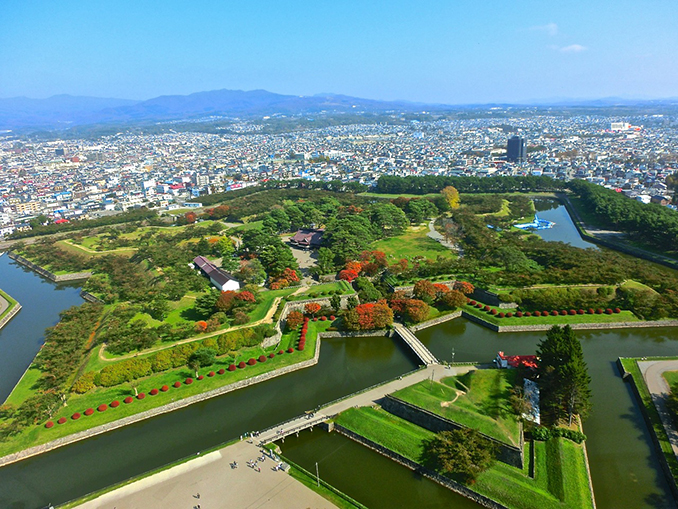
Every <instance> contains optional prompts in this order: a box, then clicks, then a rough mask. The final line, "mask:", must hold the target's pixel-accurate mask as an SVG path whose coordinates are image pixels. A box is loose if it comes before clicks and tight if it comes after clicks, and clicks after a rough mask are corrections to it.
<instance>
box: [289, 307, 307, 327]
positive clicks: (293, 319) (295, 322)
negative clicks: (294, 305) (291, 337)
mask: <svg viewBox="0 0 678 509" xmlns="http://www.w3.org/2000/svg"><path fill="white" fill-rule="evenodd" d="M302 323H304V315H302V314H301V311H290V312H289V314H288V315H287V327H288V328H289V329H291V330H295V329H297V328H298V327H299V326H300V325H301V324H302Z"/></svg>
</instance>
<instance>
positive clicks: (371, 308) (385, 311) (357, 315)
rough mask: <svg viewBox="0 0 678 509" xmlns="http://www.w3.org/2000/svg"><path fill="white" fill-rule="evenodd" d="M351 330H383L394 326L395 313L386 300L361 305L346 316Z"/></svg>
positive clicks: (347, 324) (350, 310) (345, 318)
mask: <svg viewBox="0 0 678 509" xmlns="http://www.w3.org/2000/svg"><path fill="white" fill-rule="evenodd" d="M344 320H345V321H346V326H347V327H348V328H349V329H350V330H371V329H383V328H384V327H388V326H390V325H392V324H393V311H392V310H391V308H389V307H388V305H387V304H386V301H385V300H380V301H378V302H370V303H367V304H360V305H358V306H356V307H355V308H353V309H349V310H348V311H347V312H346V314H345V315H344Z"/></svg>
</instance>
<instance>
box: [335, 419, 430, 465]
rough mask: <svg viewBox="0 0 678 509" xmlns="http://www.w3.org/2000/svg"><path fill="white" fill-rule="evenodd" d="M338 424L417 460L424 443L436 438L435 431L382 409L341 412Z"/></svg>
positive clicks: (337, 420)
mask: <svg viewBox="0 0 678 509" xmlns="http://www.w3.org/2000/svg"><path fill="white" fill-rule="evenodd" d="M336 422H337V424H340V425H341V426H343V427H344V428H347V429H350V430H351V431H354V432H355V433H358V434H359V435H362V436H364V437H367V438H369V439H370V440H374V441H375V442H377V443H378V444H381V445H383V446H384V447H386V448H388V449H391V450H392V451H395V452H397V453H398V454H402V455H403V456H405V457H406V458H410V459H412V460H414V461H419V457H420V456H421V453H422V451H423V449H422V442H423V441H424V440H428V439H431V438H433V437H434V436H435V433H433V432H432V431H429V430H427V429H424V428H421V427H419V426H417V425H416V424H412V423H411V422H409V421H406V420H405V419H401V418H400V417H396V416H395V415H391V414H389V413H388V412H386V411H385V410H382V409H381V408H371V407H362V408H350V409H348V410H346V411H345V412H342V413H340V414H339V416H338V417H337V418H336Z"/></svg>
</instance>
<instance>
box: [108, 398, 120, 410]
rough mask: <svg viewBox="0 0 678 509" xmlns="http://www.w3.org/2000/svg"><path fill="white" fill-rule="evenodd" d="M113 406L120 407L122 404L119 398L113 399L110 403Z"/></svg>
mask: <svg viewBox="0 0 678 509" xmlns="http://www.w3.org/2000/svg"><path fill="white" fill-rule="evenodd" d="M109 406H110V407H111V408H118V407H119V406H120V402H119V401H118V400H117V399H114V400H113V401H111V404H110V405H109Z"/></svg>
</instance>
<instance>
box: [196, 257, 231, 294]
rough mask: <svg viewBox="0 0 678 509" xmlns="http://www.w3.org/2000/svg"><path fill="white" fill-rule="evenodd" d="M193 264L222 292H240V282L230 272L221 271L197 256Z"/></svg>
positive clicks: (205, 259)
mask: <svg viewBox="0 0 678 509" xmlns="http://www.w3.org/2000/svg"><path fill="white" fill-rule="evenodd" d="M193 263H194V264H195V266H196V267H197V268H198V269H200V271H201V272H202V273H203V274H204V275H205V276H207V277H208V278H210V281H211V282H212V284H213V285H214V286H215V287H216V288H218V289H219V290H221V291H222V292H228V291H233V292H237V291H238V290H240V282H239V281H238V280H237V279H235V278H234V277H233V276H232V275H230V274H229V273H228V272H225V271H223V270H221V269H220V268H219V267H217V266H216V265H214V264H213V263H212V262H210V261H209V260H208V259H207V258H205V257H204V256H196V257H195V258H194V260H193Z"/></svg>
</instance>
